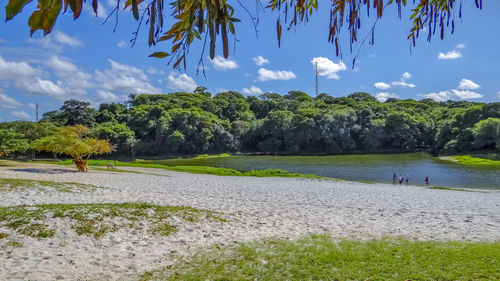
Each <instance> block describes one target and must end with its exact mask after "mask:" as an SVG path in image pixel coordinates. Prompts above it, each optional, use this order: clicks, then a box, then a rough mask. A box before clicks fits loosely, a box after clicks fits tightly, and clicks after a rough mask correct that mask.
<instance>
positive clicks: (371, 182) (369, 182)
mask: <svg viewBox="0 0 500 281" xmlns="http://www.w3.org/2000/svg"><path fill="white" fill-rule="evenodd" d="M358 182H359V183H366V184H375V182H374V181H358Z"/></svg>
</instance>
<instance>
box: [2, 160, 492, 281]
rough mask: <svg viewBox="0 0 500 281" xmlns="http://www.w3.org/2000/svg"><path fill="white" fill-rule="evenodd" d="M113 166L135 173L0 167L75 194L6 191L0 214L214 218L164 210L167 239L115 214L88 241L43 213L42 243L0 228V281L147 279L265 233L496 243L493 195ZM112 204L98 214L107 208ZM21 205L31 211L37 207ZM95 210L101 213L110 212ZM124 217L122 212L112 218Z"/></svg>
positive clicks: (65, 218) (67, 219)
mask: <svg viewBox="0 0 500 281" xmlns="http://www.w3.org/2000/svg"><path fill="white" fill-rule="evenodd" d="M120 169H122V170H131V171H134V172H135V173H128V172H119V173H118V172H107V171H98V170H91V171H89V172H88V173H77V172H75V171H74V168H73V167H66V166H57V165H45V164H34V163H22V164H18V165H17V166H16V167H9V166H6V165H3V166H1V167H0V178H15V179H28V180H33V181H46V182H68V183H76V184H82V186H75V187H72V188H70V189H69V190H67V188H65V189H64V190H58V189H57V188H54V187H52V186H50V184H49V186H46V187H43V188H40V186H41V185H40V186H39V185H36V184H35V185H32V186H28V187H24V186H23V185H19V186H13V187H11V188H9V190H5V191H4V190H1V191H0V192H1V196H0V206H1V207H18V206H24V205H29V206H38V205H46V204H57V205H58V206H59V207H58V208H63V207H61V204H69V205H71V206H72V207H67V209H68V208H69V209H71V208H73V209H71V210H74V208H80V207H81V205H82V204H122V203H147V204H150V205H151V206H186V207H189V208H194V210H196V211H194V212H197V213H199V214H208V213H213V214H215V215H216V217H217V218H218V219H215V220H214V219H211V218H210V217H206V216H203V217H202V218H201V219H186V217H183V216H179V215H178V214H172V215H171V216H170V217H169V218H171V220H172V221H168V222H169V223H171V224H172V225H173V226H175V227H176V231H175V232H172V233H169V234H168V235H159V234H158V233H155V232H154V231H151V230H150V223H149V221H145V222H144V223H143V225H141V224H140V223H141V222H142V220H140V219H139V220H138V222H136V223H134V225H135V226H134V227H130V228H129V227H127V226H128V225H129V224H130V223H131V222H134V220H133V218H132V216H130V215H126V214H130V212H132V211H133V210H132V211H127V212H125V211H123V212H117V216H115V217H104V218H103V220H102V221H99V223H96V224H95V225H93V224H90V225H89V227H91V228H92V227H93V226H95V227H97V226H99V227H103V228H104V227H105V226H107V225H109V229H108V230H109V231H108V232H105V233H104V234H103V235H102V236H98V237H96V236H93V235H90V236H87V235H80V234H78V232H77V231H76V230H75V229H74V228H72V226H73V225H74V224H75V223H76V222H75V219H73V218H72V217H71V211H68V212H69V213H63V214H62V215H60V216H55V215H54V211H50V210H49V211H47V212H46V213H42V214H43V216H42V215H41V216H40V220H41V222H40V223H39V224H40V225H42V226H43V225H46V226H44V227H45V229H46V230H47V231H46V232H44V233H49V234H50V231H49V230H54V233H53V235H52V236H51V237H47V238H42V237H31V236H28V235H26V234H22V233H18V232H17V231H16V230H14V229H12V228H10V227H8V226H7V225H6V223H5V222H2V226H1V227H0V233H4V234H5V235H6V236H5V235H4V236H5V237H3V238H1V239H0V247H2V249H4V251H2V253H1V254H0V259H2V260H4V261H5V262H2V263H0V279H8V278H14V279H15V278H20V279H22V278H27V279H42V280H55V279H57V277H58V276H61V277H64V278H65V279H68V280H75V279H98V280H102V279H104V280H123V279H134V278H136V277H137V276H138V275H139V274H141V273H143V272H145V271H149V270H154V269H157V268H163V267H165V266H169V265H172V264H174V263H175V262H176V261H177V260H178V259H179V258H182V257H185V256H189V255H190V254H192V253H193V252H194V251H196V249H199V248H200V247H204V246H209V245H213V244H214V243H216V244H217V245H219V246H220V247H225V246H229V245H231V244H235V243H240V242H248V241H253V240H258V239H262V238H269V237H276V238H284V239H296V238H299V237H302V236H304V235H309V234H325V235H328V236H333V237H336V238H345V239H352V240H362V241H364V240H367V239H373V238H375V239H379V238H382V237H386V236H391V237H395V236H397V237H404V238H405V239H409V240H417V241H420V240H432V241H435V240H438V241H449V240H454V241H475V242H479V241H482V242H494V241H497V242H498V241H500V211H499V208H498V203H499V202H500V193H499V192H495V191H490V192H488V193H479V192H461V191H449V190H434V189H425V188H423V187H418V186H408V187H406V186H402V187H400V186H393V185H386V184H362V183H355V182H335V181H328V180H318V179H304V178H280V177H273V178H258V177H232V176H227V177H220V176H214V175H202V174H188V173H182V172H174V171H169V170H164V169H152V168H142V167H120ZM99 206H101V205H99ZM113 206H114V205H111V206H108V207H109V208H110V210H112V209H113V208H115V207H116V206H114V207H113ZM127 206H135V205H127ZM151 206H150V207H148V208H145V210H144V212H145V214H146V215H147V216H148V218H151V219H152V220H155V219H157V217H155V214H157V211H155V210H156V209H155V208H157V207H151ZM26 208H28V209H27V211H30V212H32V211H33V209H36V210H38V209H39V208H40V207H26ZM99 208H100V209H99V210H101V211H99V212H101V213H102V214H109V212H110V211H106V210H105V209H102V208H101V207H99ZM69 209H68V210H69ZM102 210H104V211H102ZM134 210H135V209H134ZM207 212H208V213H207ZM101 213H99V214H101ZM122 213H125V215H120V216H118V214H122ZM92 214H94V213H92ZM96 214H97V213H96ZM134 214H135V213H134ZM139 214H140V213H139ZM146 215H145V216H146ZM92 216H93V215H92ZM92 216H90V218H92ZM86 219H89V218H81V219H80V220H77V221H84V222H85V220H86ZM11 222H12V223H13V221H11ZM19 223H20V222H19ZM100 223H107V224H103V225H102V224H100ZM13 224H14V223H13ZM38 227H40V226H38ZM167 230H168V229H167ZM42 236H43V235H42ZM49 236H50V235H49ZM15 242H17V243H15ZM16 245H17V246H20V247H19V248H16Z"/></svg>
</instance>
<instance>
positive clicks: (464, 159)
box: [441, 155, 500, 168]
mask: <svg viewBox="0 0 500 281" xmlns="http://www.w3.org/2000/svg"><path fill="white" fill-rule="evenodd" d="M441 159H442V160H445V161H451V162H454V163H457V164H462V165H472V166H489V167H491V166H493V167H499V168H500V161H496V160H491V159H487V158H479V157H472V156H470V155H457V156H449V157H441Z"/></svg>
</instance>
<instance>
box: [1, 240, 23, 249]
mask: <svg viewBox="0 0 500 281" xmlns="http://www.w3.org/2000/svg"><path fill="white" fill-rule="evenodd" d="M5 246H7V247H12V248H22V247H24V244H23V243H22V242H19V241H9V242H7V243H5Z"/></svg>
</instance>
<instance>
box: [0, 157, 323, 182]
mask: <svg viewBox="0 0 500 281" xmlns="http://www.w3.org/2000/svg"><path fill="white" fill-rule="evenodd" d="M214 157H224V156H214ZM71 162H72V161H71V160H66V161H58V162H51V161H39V162H38V163H47V164H57V165H71V164H72V163H71ZM108 163H113V164H114V165H115V166H116V167H143V168H157V169H164V170H170V171H177V172H186V173H193V174H208V175H217V176H236V177H283V178H309V179H329V180H331V179H332V178H326V177H322V176H317V175H311V174H299V173H290V172H288V171H285V170H281V169H266V170H252V171H238V170H234V169H229V168H219V167H210V166H167V165H162V164H154V163H149V162H148V161H142V160H136V161H133V162H122V161H108V160H89V161H88V162H87V164H88V165H89V166H106V165H107V164H108ZM113 171H115V170H113ZM118 171H120V172H128V171H126V170H118ZM131 172H135V173H137V172H136V171H131ZM0 183H1V181H0Z"/></svg>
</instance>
